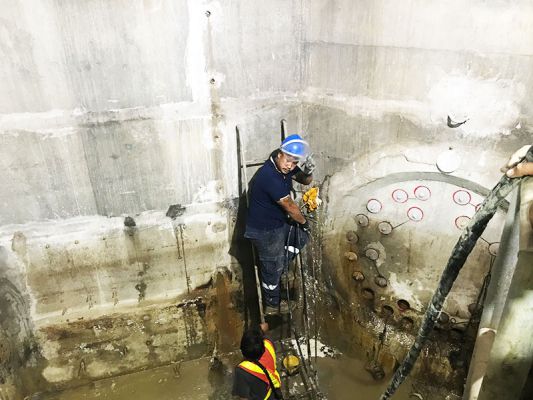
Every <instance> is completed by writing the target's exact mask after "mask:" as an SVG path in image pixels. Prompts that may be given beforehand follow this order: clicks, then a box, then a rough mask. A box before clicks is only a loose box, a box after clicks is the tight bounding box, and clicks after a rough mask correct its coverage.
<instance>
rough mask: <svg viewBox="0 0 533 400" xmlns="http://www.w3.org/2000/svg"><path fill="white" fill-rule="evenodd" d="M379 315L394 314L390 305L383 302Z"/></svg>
mask: <svg viewBox="0 0 533 400" xmlns="http://www.w3.org/2000/svg"><path fill="white" fill-rule="evenodd" d="M381 315H382V316H383V317H384V318H389V317H392V316H393V315H394V310H393V309H392V307H391V306H389V305H386V304H385V305H384V306H383V307H381Z"/></svg>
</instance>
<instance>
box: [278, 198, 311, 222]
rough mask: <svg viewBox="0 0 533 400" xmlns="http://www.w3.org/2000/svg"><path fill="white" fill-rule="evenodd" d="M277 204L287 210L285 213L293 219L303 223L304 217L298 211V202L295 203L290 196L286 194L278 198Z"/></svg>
mask: <svg viewBox="0 0 533 400" xmlns="http://www.w3.org/2000/svg"><path fill="white" fill-rule="evenodd" d="M278 204H279V205H280V206H281V207H282V208H283V209H284V210H285V211H286V212H287V214H289V216H290V217H291V218H292V219H293V220H295V221H296V222H298V223H299V224H305V222H306V219H305V217H304V215H303V214H302V212H301V211H300V207H298V204H296V203H295V202H294V201H293V200H292V199H291V196H289V195H287V196H285V197H284V198H282V199H280V200H279V201H278Z"/></svg>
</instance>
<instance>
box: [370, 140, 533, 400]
mask: <svg viewBox="0 0 533 400" xmlns="http://www.w3.org/2000/svg"><path fill="white" fill-rule="evenodd" d="M525 160H526V161H529V162H533V146H532V147H531V148H530V149H529V151H528V152H527V154H526V157H525ZM522 179H523V178H513V179H510V178H508V177H507V175H503V176H502V177H501V179H500V181H499V182H498V183H497V184H496V186H494V188H493V189H492V190H491V192H490V193H489V194H488V196H487V197H486V198H485V200H484V201H483V204H482V205H481V207H480V208H479V210H478V211H477V212H476V213H475V214H474V217H473V218H472V219H471V220H470V223H469V224H468V226H467V227H466V228H465V230H464V231H463V233H462V234H461V236H460V237H459V240H458V241H457V243H456V244H455V247H454V249H453V251H452V254H451V256H450V259H449V260H448V263H447V264H446V268H445V269H444V271H443V272H442V275H441V278H440V282H439V285H438V286H437V289H436V290H435V293H434V294H433V298H432V299H431V303H430V304H429V306H428V308H427V310H426V314H425V316H424V319H423V320H422V324H421V326H420V329H419V331H418V334H417V337H416V339H415V341H414V343H413V345H412V347H411V349H410V350H409V353H407V356H406V357H405V359H404V360H403V362H402V364H401V365H400V367H399V368H398V369H397V370H396V372H395V373H394V375H393V377H392V379H391V381H390V383H389V386H388V387H387V389H386V390H385V392H384V393H383V394H382V396H381V397H380V400H387V399H389V398H390V397H391V396H392V395H393V394H394V392H395V391H396V389H398V387H399V386H400V385H401V384H402V382H403V381H404V380H405V378H406V377H407V375H409V372H411V369H412V368H413V366H414V364H415V362H416V360H417V358H418V356H419V355H420V352H421V351H422V347H423V346H424V345H425V343H426V341H427V339H428V337H429V334H430V333H431V331H432V330H433V327H434V326H435V322H436V320H437V317H438V316H439V313H440V311H441V310H442V305H443V304H444V300H446V296H447V295H448V293H449V292H450V290H451V288H452V285H453V283H454V282H455V279H456V278H457V275H459V272H460V271H461V268H462V267H463V265H464V263H465V261H466V258H467V257H468V255H469V254H470V252H471V251H472V249H473V248H474V246H475V245H476V242H477V240H478V239H479V237H480V236H481V234H482V233H483V231H484V230H485V228H486V227H487V224H488V223H489V221H490V220H491V218H492V217H493V216H494V214H495V213H496V210H497V209H498V206H499V204H500V203H501V202H502V200H503V199H505V197H506V196H507V195H508V194H509V193H511V191H512V190H513V189H514V188H515V187H516V186H517V185H518V183H519V182H520V181H521V180H522Z"/></svg>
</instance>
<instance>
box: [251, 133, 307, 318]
mask: <svg viewBox="0 0 533 400" xmlns="http://www.w3.org/2000/svg"><path fill="white" fill-rule="evenodd" d="M314 169H315V163H314V161H313V158H312V156H311V155H310V154H309V144H308V143H307V142H306V141H305V140H303V139H302V138H301V137H300V136H299V135H290V136H288V137H287V138H286V139H285V140H284V141H283V142H282V143H281V146H280V147H279V149H276V150H274V151H273V152H272V154H271V155H270V157H269V159H268V160H266V161H265V163H264V164H263V165H262V166H261V168H259V170H258V171H257V173H256V174H255V176H254V178H253V179H252V182H251V184H250V193H249V208H248V218H247V222H246V232H245V235H244V236H245V237H246V238H248V239H250V240H251V241H252V243H253V245H254V246H255V248H256V250H257V254H258V258H259V267H260V273H261V289H262V293H263V301H264V303H265V313H266V314H274V313H277V312H278V311H280V312H282V313H284V312H288V304H287V302H286V301H281V287H280V278H281V275H282V273H283V272H284V270H286V268H287V266H288V263H289V261H290V260H291V259H292V258H294V257H295V256H296V254H298V252H299V251H300V250H301V249H302V248H303V246H305V244H306V242H307V240H308V232H309V222H308V221H307V219H306V218H305V216H304V215H303V214H302V212H301V211H300V208H299V207H298V205H297V204H296V203H295V202H294V201H293V199H292V198H291V190H292V182H293V180H295V181H296V182H299V183H301V184H304V185H308V184H310V183H311V182H312V180H313V170H314Z"/></svg>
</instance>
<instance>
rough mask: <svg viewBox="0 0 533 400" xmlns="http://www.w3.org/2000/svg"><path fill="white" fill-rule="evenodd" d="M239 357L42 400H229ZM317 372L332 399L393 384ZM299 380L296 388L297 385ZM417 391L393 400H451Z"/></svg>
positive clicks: (404, 390)
mask: <svg viewBox="0 0 533 400" xmlns="http://www.w3.org/2000/svg"><path fill="white" fill-rule="evenodd" d="M238 361H239V354H233V355H230V356H229V357H225V358H224V359H223V363H222V364H220V365H219V366H218V367H217V368H212V365H211V364H210V360H209V359H208V358H205V359H200V360H194V361H187V362H183V363H181V364H174V365H170V366H165V367H160V368H154V369H151V370H147V371H142V372H138V373H134V374H129V375H124V376H120V377H115V378H110V379H105V380H101V381H98V382H94V383H91V384H89V385H86V386H83V387H79V388H76V389H71V390H66V391H63V392H61V393H50V394H46V395H43V396H41V397H38V398H39V399H43V400H83V399H109V400H126V399H127V400H132V399H135V400H152V399H158V400H205V399H207V400H223V399H232V396H231V383H232V372H233V365H235V364H236V363H237V362H238ZM317 370H318V376H319V383H320V389H321V391H322V392H323V393H324V394H325V395H326V396H327V398H328V399H330V400H348V399H350V400H353V399H354V398H357V399H360V400H374V399H375V400H377V399H379V396H380V395H381V393H382V392H383V390H384V389H385V387H386V385H387V383H388V377H387V378H386V379H384V380H383V381H381V382H377V383H376V382H375V381H374V380H373V379H372V377H371V376H370V374H369V373H368V372H367V371H366V370H365V369H364V363H363V362H362V361H361V360H357V359H353V358H349V357H346V356H342V355H341V356H338V357H337V358H329V357H325V358H318V359H317ZM297 381H298V379H297V377H295V378H291V382H292V383H291V384H290V385H294V384H297ZM418 392H419V391H417V389H416V387H413V385H412V384H411V382H410V381H409V380H408V381H406V382H405V383H404V384H403V385H402V386H401V387H400V389H399V391H398V392H397V393H396V394H395V395H394V397H393V400H413V399H431V400H448V399H456V397H447V396H446V395H445V394H438V393H432V394H431V396H430V397H427V393H424V396H420V397H419V395H416V394H415V393H418Z"/></svg>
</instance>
